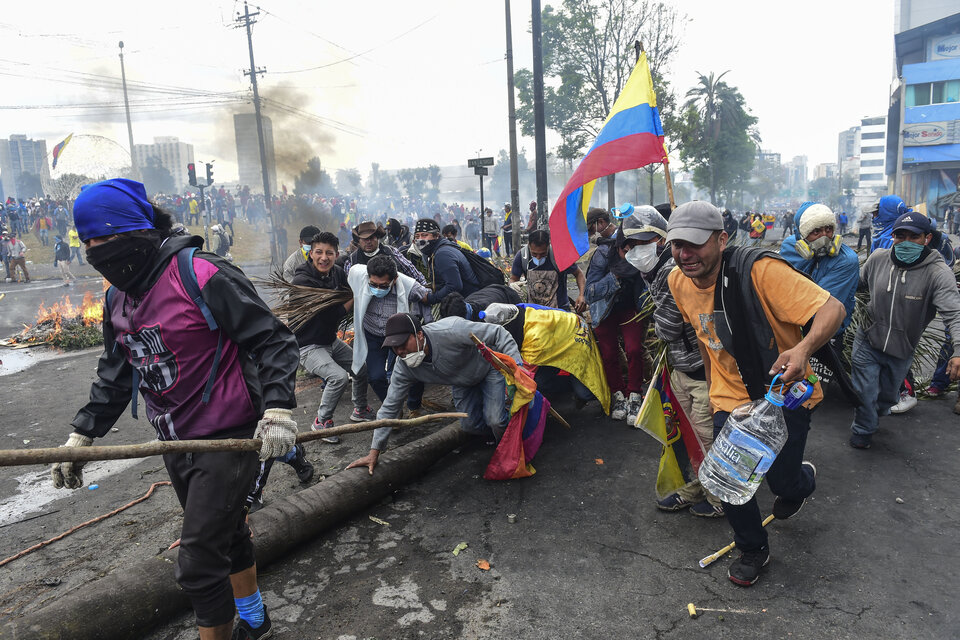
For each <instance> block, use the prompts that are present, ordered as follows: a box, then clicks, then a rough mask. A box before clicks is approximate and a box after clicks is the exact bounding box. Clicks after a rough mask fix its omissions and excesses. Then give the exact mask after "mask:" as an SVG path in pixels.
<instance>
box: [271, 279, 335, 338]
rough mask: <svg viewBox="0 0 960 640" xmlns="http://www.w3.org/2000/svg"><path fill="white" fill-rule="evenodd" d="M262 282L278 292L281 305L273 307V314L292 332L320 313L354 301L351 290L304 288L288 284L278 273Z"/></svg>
mask: <svg viewBox="0 0 960 640" xmlns="http://www.w3.org/2000/svg"><path fill="white" fill-rule="evenodd" d="M260 282H261V283H263V284H264V285H265V286H267V287H269V288H270V289H273V290H274V291H275V292H276V294H277V298H279V300H280V303H279V304H278V305H276V306H275V307H273V312H274V313H275V314H277V317H279V318H280V319H282V320H283V321H284V322H286V323H287V326H288V327H290V329H291V330H292V331H296V330H297V329H299V328H300V327H302V326H303V325H304V324H305V323H306V322H307V321H308V320H310V318H312V317H313V316H314V315H315V314H316V313H317V312H318V311H323V310H324V309H327V308H329V307H332V306H334V305H338V304H343V303H345V302H346V301H347V300H351V299H353V292H352V291H350V290H342V291H339V290H334V289H319V288H316V287H304V286H301V285H297V284H293V283H292V282H288V281H287V280H285V279H284V277H283V275H281V274H280V273H278V272H276V271H274V272H272V273H271V274H270V276H269V277H268V278H266V279H262V280H260Z"/></svg>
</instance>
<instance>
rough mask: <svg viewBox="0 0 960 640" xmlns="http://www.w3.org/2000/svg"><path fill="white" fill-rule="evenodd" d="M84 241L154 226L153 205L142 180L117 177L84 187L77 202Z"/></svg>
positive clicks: (77, 221)
mask: <svg viewBox="0 0 960 640" xmlns="http://www.w3.org/2000/svg"><path fill="white" fill-rule="evenodd" d="M73 222H74V224H76V225H77V233H78V234H79V235H80V240H81V241H82V242H86V241H87V240H89V239H90V238H100V237H102V236H112V235H114V234H117V233H124V232H127V231H138V230H141V229H154V228H155V227H154V225H153V206H152V205H151V204H150V203H149V202H148V201H147V191H146V189H144V187H143V183H142V182H137V181H136V180H127V179H126V178H113V179H111V180H104V181H103V182H96V183H94V184H88V185H86V186H84V187H83V188H82V189H81V191H80V195H78V196H77V200H76V201H75V202H74V203H73Z"/></svg>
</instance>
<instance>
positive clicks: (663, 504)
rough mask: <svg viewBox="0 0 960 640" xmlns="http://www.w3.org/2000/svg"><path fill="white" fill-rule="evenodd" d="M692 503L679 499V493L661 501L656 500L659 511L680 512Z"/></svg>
mask: <svg viewBox="0 0 960 640" xmlns="http://www.w3.org/2000/svg"><path fill="white" fill-rule="evenodd" d="M692 504H693V503H692V502H690V501H689V500H685V499H683V498H681V497H680V494H679V493H676V492H674V493H671V494H670V495H668V496H667V497H666V498H664V499H663V500H657V509H660V510H661V511H680V509H686V508H687V507H689V506H690V505H692Z"/></svg>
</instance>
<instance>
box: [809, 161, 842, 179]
mask: <svg viewBox="0 0 960 640" xmlns="http://www.w3.org/2000/svg"><path fill="white" fill-rule="evenodd" d="M821 178H829V179H831V180H836V179H837V163H836V162H821V163H820V164H818V165H816V166H815V167H814V168H813V179H814V180H820V179H821Z"/></svg>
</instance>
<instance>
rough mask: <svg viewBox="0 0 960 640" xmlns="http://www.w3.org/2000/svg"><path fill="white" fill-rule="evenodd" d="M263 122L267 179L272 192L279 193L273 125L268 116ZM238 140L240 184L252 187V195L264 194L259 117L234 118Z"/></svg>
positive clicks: (235, 115)
mask: <svg viewBox="0 0 960 640" xmlns="http://www.w3.org/2000/svg"><path fill="white" fill-rule="evenodd" d="M262 120H263V141H264V146H265V147H266V152H267V177H268V178H269V180H270V192H271V193H274V194H275V193H276V192H277V161H276V155H275V154H274V150H273V124H272V123H271V122H270V118H268V117H267V116H263V117H262ZM233 129H234V133H235V134H236V140H237V168H238V173H239V174H240V184H241V185H246V186H248V187H250V192H251V193H263V173H262V170H261V165H260V140H259V137H258V136H257V117H256V115H254V114H252V113H237V114H234V116H233Z"/></svg>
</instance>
